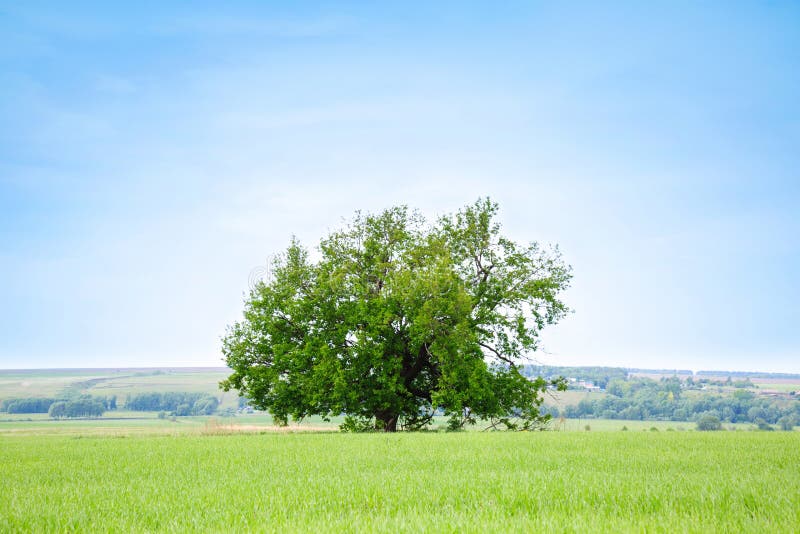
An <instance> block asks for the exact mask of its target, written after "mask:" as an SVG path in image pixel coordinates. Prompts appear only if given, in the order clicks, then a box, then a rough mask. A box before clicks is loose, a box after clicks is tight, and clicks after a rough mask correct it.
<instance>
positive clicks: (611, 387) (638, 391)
mask: <svg viewBox="0 0 800 534" xmlns="http://www.w3.org/2000/svg"><path fill="white" fill-rule="evenodd" d="M691 384H692V383H691V382H688V383H687V382H685V381H681V380H680V379H679V378H662V379H661V380H659V381H655V380H652V379H649V378H632V379H629V380H612V381H610V382H609V383H608V385H607V387H606V393H607V395H606V396H605V397H604V398H597V399H588V398H587V399H583V400H581V401H580V402H579V403H578V404H577V405H573V406H564V407H560V408H559V407H554V406H551V407H549V408H548V410H549V411H550V413H552V414H553V415H554V416H560V415H563V416H564V417H569V418H587V417H590V418H598V419H634V420H636V419H638V420H662V421H696V420H697V419H699V418H700V417H702V416H703V415H714V416H716V417H718V418H719V419H720V420H721V421H724V422H728V423H755V424H759V423H762V422H763V423H767V424H776V423H780V424H781V425H782V426H785V425H786V424H788V423H789V422H793V424H792V426H794V425H796V424H798V422H799V421H800V401H798V400H786V399H782V400H779V399H775V398H769V397H761V396H757V395H756V394H754V393H753V392H752V391H747V390H746V389H736V390H734V391H733V393H732V394H730V395H718V394H713V393H709V392H705V391H702V392H701V391H697V390H691V389H690V388H692V387H693V386H692V385H691ZM687 390H689V391H691V394H687V392H688V391H687Z"/></svg>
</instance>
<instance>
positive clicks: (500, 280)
mask: <svg viewBox="0 0 800 534" xmlns="http://www.w3.org/2000/svg"><path fill="white" fill-rule="evenodd" d="M497 210H498V207H497V205H496V204H495V203H493V202H491V201H490V200H488V199H487V200H480V201H478V202H476V203H475V204H473V205H470V206H468V207H466V208H464V209H463V210H461V211H459V212H458V213H456V214H455V215H453V216H446V217H442V218H440V219H438V220H437V221H436V222H434V223H432V224H429V223H427V222H426V221H425V220H424V219H423V218H422V217H421V216H420V215H419V214H417V213H414V212H410V211H409V210H408V209H407V208H406V207H395V208H391V209H388V210H386V211H384V212H382V213H379V214H375V215H363V214H360V213H359V214H357V215H356V216H355V218H354V219H353V220H352V221H351V222H350V223H349V224H348V225H347V226H346V227H345V228H343V229H341V230H339V231H335V232H332V233H331V234H330V235H328V236H327V237H326V238H324V239H323V240H322V241H321V243H320V246H319V259H318V260H317V261H311V259H310V257H309V253H308V251H307V250H306V249H305V248H303V247H302V246H301V245H300V243H298V242H297V241H296V240H293V241H292V242H291V244H290V246H289V247H288V248H287V250H286V251H285V252H284V253H283V254H282V255H280V256H279V257H278V258H277V259H276V260H275V262H274V264H273V266H272V274H273V277H272V279H271V280H267V281H264V282H262V283H259V284H258V285H257V286H256V287H255V288H254V289H253V290H252V292H251V293H250V295H249V298H248V299H247V300H246V302H245V311H244V319H243V320H242V321H240V322H238V323H236V324H234V325H232V326H231V327H230V328H229V330H228V332H227V335H226V336H225V337H224V339H223V353H224V355H225V358H226V362H227V364H228V366H229V367H230V368H231V369H232V370H233V373H232V374H231V375H230V377H228V379H226V380H225V381H223V382H222V383H221V386H222V387H223V388H224V389H225V390H226V391H227V390H229V389H231V388H235V389H238V390H239V391H240V393H241V394H242V395H244V396H246V397H247V398H248V399H249V403H250V404H251V405H252V406H254V407H256V408H259V409H264V410H269V411H270V412H271V413H272V414H273V416H274V418H275V419H276V420H277V421H279V422H281V423H283V424H285V423H287V421H288V419H289V418H290V417H291V418H294V419H302V418H304V417H306V416H308V415H312V414H317V415H322V416H323V417H326V418H327V417H330V416H334V415H339V414H346V415H347V416H348V417H347V420H346V423H345V425H344V428H346V429H353V430H363V429H367V428H377V429H380V430H385V431H394V430H397V429H398V428H402V429H418V428H422V427H424V426H425V425H427V424H428V423H429V422H430V421H431V418H432V416H433V414H434V413H435V412H437V411H441V412H443V413H444V414H446V415H448V416H450V425H451V427H452V428H454V429H455V428H461V427H463V426H464V425H466V424H474V423H475V422H476V421H478V420H486V421H489V422H490V424H491V425H492V426H494V427H496V428H501V427H502V428H521V429H530V428H535V427H537V426H539V425H541V424H542V423H544V422H546V420H547V419H548V417H549V416H543V415H541V414H540V412H539V406H540V405H541V402H542V395H543V392H544V391H545V389H546V388H547V387H562V388H563V387H564V384H563V381H562V380H553V381H547V380H544V379H542V378H533V379H528V378H526V377H525V376H523V374H522V373H521V372H520V366H521V364H522V363H524V362H525V359H526V356H527V355H528V354H530V353H531V352H533V351H535V350H536V348H537V342H538V338H539V333H540V331H541V330H542V328H544V327H545V326H546V325H548V324H553V323H555V322H557V321H558V320H559V319H561V318H562V317H563V316H564V315H565V314H566V313H567V311H568V309H567V307H566V306H565V305H564V304H563V303H562V302H561V301H560V300H559V298H558V294H559V293H560V292H561V291H562V290H563V289H564V288H566V287H567V284H568V282H569V280H570V269H569V267H568V266H566V265H565V264H564V262H563V261H562V259H561V256H560V253H559V252H558V249H557V248H543V247H540V246H539V245H538V244H536V243H532V244H530V245H520V244H518V243H516V242H514V241H512V240H510V239H508V238H507V237H505V236H503V235H502V234H501V232H500V225H499V224H498V223H497V221H496V215H497Z"/></svg>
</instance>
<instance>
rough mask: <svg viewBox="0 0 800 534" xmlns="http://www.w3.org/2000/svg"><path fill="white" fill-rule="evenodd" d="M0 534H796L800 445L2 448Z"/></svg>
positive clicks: (323, 439)
mask: <svg viewBox="0 0 800 534" xmlns="http://www.w3.org/2000/svg"><path fill="white" fill-rule="evenodd" d="M0 451H2V452H1V453H0V454H2V460H3V461H2V463H0V490H1V491H2V495H3V499H2V500H0V531H3V532H15V531H35V532H42V531H124V532H127V531H172V532H186V531H194V532H208V531H212V532H213V531H216V532H223V531H224V532H243V531H274V532H278V531H280V532H283V531H359V532H364V531H385V532H395V531H405V532H418V531H428V532H486V531H495V532H508V531H511V532H534V531H541V532H553V531H555V532H562V531H567V532H584V531H605V532H620V531H624V532H627V531H634V532H645V531H646V532H676V531H677V532H709V531H719V532H792V531H796V528H797V525H800V433H789V432H786V433H756V432H720V433H699V432H682V433H678V432H669V433H667V432H659V433H655V432H653V433H651V432H647V433H645V432H627V433H626V432H605V433H592V432H545V433H478V432H467V433H457V434H446V433H418V434H402V435H401V434H398V435H385V434H368V435H349V434H321V433H312V434H308V433H306V434H238V435H179V436H148V437H127V438H109V437H102V438H101V437H88V438H86V437H83V438H80V439H76V438H74V437H68V436H8V435H5V436H0Z"/></svg>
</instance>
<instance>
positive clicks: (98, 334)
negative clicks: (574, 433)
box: [0, 2, 800, 373]
mask: <svg viewBox="0 0 800 534" xmlns="http://www.w3.org/2000/svg"><path fill="white" fill-rule="evenodd" d="M0 38H2V40H3V43H4V46H3V49H2V50H0V82H2V83H0V96H2V98H1V99H0V297H1V299H2V306H0V368H5V369H10V368H20V367H24V368H28V369H30V368H64V367H70V368H97V367H103V368H109V367H177V366H221V365H223V362H222V356H221V353H220V338H221V336H222V335H223V334H224V332H225V327H226V325H229V324H231V323H232V322H233V321H235V320H237V319H238V318H239V317H240V315H241V311H242V307H243V295H244V293H245V292H246V291H247V288H248V279H249V277H250V276H251V273H257V272H258V270H259V269H260V268H261V267H262V266H263V265H264V264H265V263H266V259H267V257H268V256H269V255H271V254H274V253H276V252H280V251H281V250H282V249H283V248H284V247H285V246H286V245H287V244H288V242H289V239H290V237H291V235H293V234H294V235H297V236H298V238H299V239H300V240H301V241H302V242H303V243H304V244H305V245H306V246H308V247H309V248H312V249H313V247H315V246H316V244H317V243H318V241H319V239H320V238H321V237H323V236H324V235H325V234H326V233H327V232H328V230H329V229H332V228H336V227H338V226H339V225H340V224H341V221H342V218H347V217H350V216H352V214H353V213H354V211H355V210H359V209H360V210H363V211H378V210H381V209H383V208H386V207H389V206H392V205H396V204H407V205H409V206H411V207H415V208H419V209H420V210H421V212H422V213H424V214H425V215H426V216H428V217H434V216H436V215H441V214H444V213H449V212H453V211H455V210H457V209H459V208H460V207H462V206H464V205H465V204H468V203H471V202H473V201H475V200H476V199H477V198H478V197H484V196H489V197H491V198H493V199H494V200H496V201H497V202H499V204H500V214H499V219H500V220H501V221H502V222H503V224H504V229H505V231H506V233H507V234H509V235H510V236H511V237H513V238H514V239H517V240H519V241H523V242H524V241H530V240H536V241H539V242H541V243H556V244H558V245H559V246H560V249H561V251H562V252H563V254H564V258H565V260H566V261H567V262H568V263H569V264H571V265H572V266H573V269H574V279H573V283H572V287H571V288H570V289H569V290H568V291H567V292H566V294H565V295H564V300H565V302H566V303H567V304H568V305H569V306H570V307H571V308H573V309H574V313H573V314H571V315H570V316H568V317H567V318H565V319H564V320H563V321H562V322H561V323H560V324H559V325H556V326H554V327H548V328H546V329H545V330H544V333H543V348H544V351H543V352H541V353H537V354H536V355H535V358H536V359H537V360H538V362H540V363H542V364H546V365H570V366H579V365H584V366H586V365H596V366H614V367H635V368H658V369H692V370H718V369H719V370H730V371H761V372H785V373H798V372H800V328H798V327H797V324H796V323H797V318H798V317H800V281H799V280H798V275H799V274H800V239H799V238H798V236H800V214H799V213H798V212H799V211H800V210H798V206H800V177H798V171H797V169H799V168H800V99H798V98H797V95H800V55H798V53H797V51H798V50H800V6H798V5H795V4H791V3H786V4H783V3H770V4H752V5H745V4H735V5H734V4H729V3H703V4H693V3H686V4H678V3H668V4H646V5H645V4H640V3H635V2H631V3H616V4H613V5H604V6H600V5H596V4H594V3H576V4H570V5H561V4H552V5H551V4H528V3H510V4H504V5H482V6H481V5H471V6H469V7H467V6H465V5H463V4H459V3H441V4H439V3H437V4H436V5H429V4H427V3H405V4H403V5H402V6H395V7H387V6H385V5H380V6H365V5H360V4H358V3H353V4H337V5H331V4H327V3H318V4H317V3H301V4H293V5H291V6H274V5H261V4H258V3H240V2H233V3H228V4H225V5H224V6H222V5H216V4H214V3H203V2H200V3H193V4H191V5H186V6H182V5H150V6H148V8H147V9H142V8H141V7H140V6H134V5H129V6H128V5H110V4H94V3H91V2H89V3H75V4H71V5H70V7H69V9H66V8H65V7H64V6H63V5H62V4H60V3H55V2H42V3H36V4H20V5H3V6H0Z"/></svg>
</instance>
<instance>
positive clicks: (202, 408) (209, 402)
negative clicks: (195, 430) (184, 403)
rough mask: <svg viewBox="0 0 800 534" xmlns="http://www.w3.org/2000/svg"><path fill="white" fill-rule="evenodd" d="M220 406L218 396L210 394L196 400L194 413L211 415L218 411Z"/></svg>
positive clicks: (193, 407)
mask: <svg viewBox="0 0 800 534" xmlns="http://www.w3.org/2000/svg"><path fill="white" fill-rule="evenodd" d="M218 406H219V401H218V400H217V398H216V397H213V396H211V395H208V396H205V397H202V398H200V399H197V401H195V403H194V405H193V406H192V413H193V414H194V415H211V414H213V413H214V412H216V411H217V407H218Z"/></svg>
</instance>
